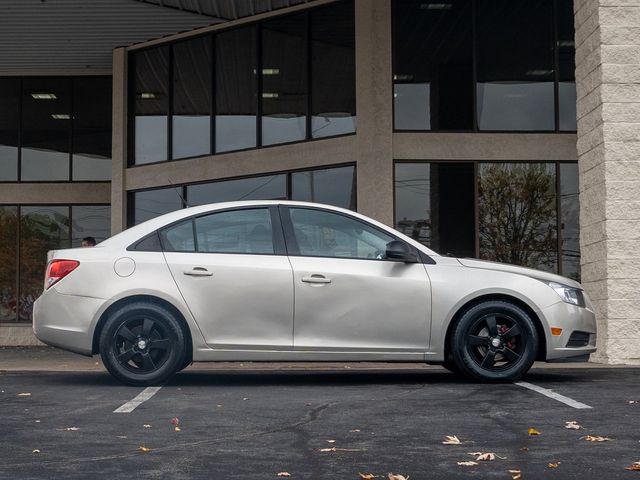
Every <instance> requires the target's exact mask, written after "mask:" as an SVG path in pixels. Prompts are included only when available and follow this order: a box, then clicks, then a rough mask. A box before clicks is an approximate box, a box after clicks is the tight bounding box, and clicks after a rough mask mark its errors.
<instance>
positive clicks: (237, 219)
mask: <svg viewBox="0 0 640 480" xmlns="http://www.w3.org/2000/svg"><path fill="white" fill-rule="evenodd" d="M195 223H196V235H197V238H198V252H205V253H257V254H273V239H272V233H271V232H272V230H271V216H270V214H269V210H268V209H266V208H257V209H248V210H235V211H229V212H220V213H214V214H211V215H207V216H204V217H199V218H197V219H196V221H195Z"/></svg>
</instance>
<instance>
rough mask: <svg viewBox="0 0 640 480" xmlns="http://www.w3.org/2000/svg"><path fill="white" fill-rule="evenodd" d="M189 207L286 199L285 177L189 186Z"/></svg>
mask: <svg viewBox="0 0 640 480" xmlns="http://www.w3.org/2000/svg"><path fill="white" fill-rule="evenodd" d="M187 198H188V200H189V205H192V206H195V205H204V204H207V203H216V202H231V201H239V200H278V199H285V198H287V176H286V175H266V176H263V177H253V178H240V179H238V180H226V181H220V182H212V183H203V184H199V185H189V186H188V187H187Z"/></svg>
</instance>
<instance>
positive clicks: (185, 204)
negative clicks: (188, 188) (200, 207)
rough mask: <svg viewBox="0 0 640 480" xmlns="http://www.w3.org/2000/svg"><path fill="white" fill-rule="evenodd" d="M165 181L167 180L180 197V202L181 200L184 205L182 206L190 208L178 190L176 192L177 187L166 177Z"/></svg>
mask: <svg viewBox="0 0 640 480" xmlns="http://www.w3.org/2000/svg"><path fill="white" fill-rule="evenodd" d="M167 180H169V183H170V184H171V186H172V187H173V189H174V190H175V192H176V193H177V194H178V196H179V197H180V200H182V203H184V206H185V207H187V208H189V207H191V205H189V204H188V203H187V201H186V200H185V198H184V197H183V196H182V193H180V190H178V186H177V185H176V184H175V183H173V182H172V181H171V179H170V178H169V177H167Z"/></svg>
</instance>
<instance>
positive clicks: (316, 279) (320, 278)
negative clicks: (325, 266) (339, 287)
mask: <svg viewBox="0 0 640 480" xmlns="http://www.w3.org/2000/svg"><path fill="white" fill-rule="evenodd" d="M302 281H303V282H305V283H331V279H330V278H327V277H325V276H324V275H318V274H317V273H314V274H313V275H311V276H310V277H302Z"/></svg>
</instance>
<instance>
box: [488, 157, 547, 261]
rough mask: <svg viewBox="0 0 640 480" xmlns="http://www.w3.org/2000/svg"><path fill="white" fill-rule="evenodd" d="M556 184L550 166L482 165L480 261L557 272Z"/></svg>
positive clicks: (536, 164) (537, 164) (530, 164)
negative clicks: (484, 260)
mask: <svg viewBox="0 0 640 480" xmlns="http://www.w3.org/2000/svg"><path fill="white" fill-rule="evenodd" d="M555 184H556V179H555V165H554V164H551V163H528V164H509V163H501V164H496V163H485V164H480V165H479V169H478V219H479V232H478V233H479V242H480V258H483V259H486V260H494V261H498V262H504V263H511V264H514V265H522V266H528V267H534V268H538V269H541V270H548V271H552V272H556V271H557V258H558V238H557V236H558V232H557V217H556V215H557V213H556V192H555Z"/></svg>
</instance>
